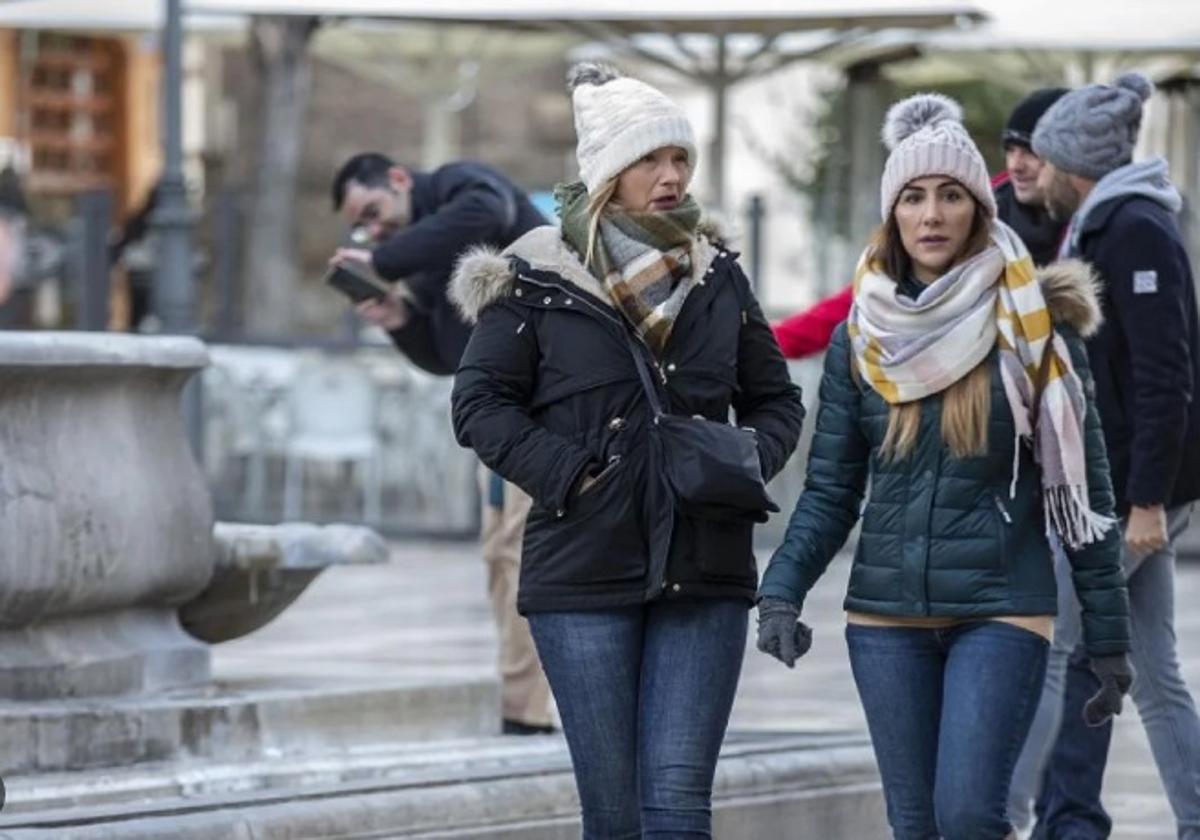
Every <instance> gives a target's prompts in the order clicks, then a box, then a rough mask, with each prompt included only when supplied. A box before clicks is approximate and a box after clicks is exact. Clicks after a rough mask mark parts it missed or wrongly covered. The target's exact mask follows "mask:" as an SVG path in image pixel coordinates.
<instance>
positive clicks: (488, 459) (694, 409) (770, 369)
mask: <svg viewBox="0 0 1200 840" xmlns="http://www.w3.org/2000/svg"><path fill="white" fill-rule="evenodd" d="M735 256H736V255H734V254H732V253H730V252H729V251H728V250H726V249H724V248H723V247H722V246H721V245H720V244H719V242H717V243H715V244H714V243H713V242H712V241H710V240H709V239H708V238H706V237H701V238H700V239H698V241H697V247H696V253H695V255H694V257H695V264H696V266H697V268H696V270H697V271H698V272H700V273H701V277H702V278H703V281H702V282H701V283H700V284H698V285H697V286H696V287H695V288H694V289H693V290H692V291H691V292H690V293H689V294H688V297H687V299H686V301H685V302H684V305H683V307H682V309H681V310H680V312H679V315H678V318H677V319H676V322H675V326H674V328H673V330H672V333H671V336H670V338H669V340H668V342H667V345H666V347H665V348H664V351H663V353H662V356H661V358H659V359H653V358H651V357H650V355H649V351H648V350H647V349H646V348H645V346H644V345H642V344H639V345H638V346H639V351H640V352H643V353H645V354H646V358H647V360H648V361H649V362H650V363H651V364H652V365H657V369H658V371H659V372H660V374H661V376H660V379H661V387H660V399H662V401H663V403H664V405H665V406H668V407H669V410H670V411H671V412H672V413H676V414H686V415H697V414H698V415H703V416H704V417H706V418H709V419H711V420H722V421H723V420H727V419H728V418H729V416H730V411H731V410H732V412H733V414H734V416H735V417H736V420H737V423H738V424H739V425H741V426H748V427H752V428H754V429H755V430H756V433H757V437H758V445H759V455H760V459H761V463H762V471H763V475H764V476H765V477H766V478H767V479H769V478H771V477H772V476H774V475H775V474H776V473H777V472H778V471H779V470H780V469H781V468H782V467H783V465H784V463H785V462H786V461H787V459H788V456H789V455H790V454H791V452H792V450H793V449H794V448H795V446H796V443H797V441H798V439H799V436H800V425H801V421H802V419H803V416H804V408H803V406H802V405H801V402H800V389H799V388H798V387H797V386H796V385H794V384H793V383H792V382H791V380H790V379H789V377H788V371H787V366H786V364H785V362H784V360H783V356H782V354H781V353H780V351H779V347H778V345H777V344H776V343H775V339H774V337H773V335H772V334H771V330H770V327H769V326H768V325H767V323H766V321H765V320H764V318H763V315H762V312H761V310H760V309H759V307H758V304H757V302H756V301H755V300H754V296H753V294H752V293H751V291H750V288H749V284H748V282H747V280H746V277H745V275H744V274H743V273H742V271H741V269H740V268H739V267H738V264H737V262H736V260H735ZM452 295H453V297H454V299H455V300H456V302H457V303H458V304H459V306H460V308H461V309H462V310H463V313H464V315H465V317H466V318H467V319H468V320H476V319H477V324H476V326H475V329H474V331H473V333H472V335H471V340H470V342H469V343H468V345H467V349H466V352H465V353H464V354H463V360H462V364H461V366H460V367H459V370H458V374H457V376H456V378H455V382H454V392H453V397H452V402H453V420H454V430H455V434H456V435H457V437H458V440H459V442H460V443H461V444H463V445H464V446H469V447H471V448H472V449H474V450H475V451H476V452H477V453H478V455H479V457H480V459H481V460H483V462H484V463H485V464H487V465H488V466H489V467H490V468H492V469H493V470H495V471H496V472H497V473H499V474H500V475H502V476H504V478H506V479H508V480H509V481H512V482H513V483H514V484H516V485H518V486H519V487H521V488H522V489H523V490H525V491H526V492H527V493H529V495H530V496H532V497H533V502H534V504H533V510H532V512H531V513H530V515H529V519H528V522H527V524H526V528H525V539H524V547H523V552H522V559H521V582H520V590H519V595H518V601H517V606H518V609H519V610H520V611H521V612H523V613H527V612H535V611H544V610H575V609H600V608H609V607H617V606H626V605H632V604H639V603H643V602H645V601H648V600H652V599H656V598H660V597H668V598H672V597H674V598H679V597H683V598H686V597H712V596H735V597H743V598H745V599H746V602H747V604H749V603H751V602H752V600H753V597H754V592H755V586H756V583H757V570H756V567H755V562H754V554H753V551H752V547H751V526H750V525H749V524H730V523H725V522H718V521H713V520H707V519H698V518H692V517H688V516H685V515H683V514H680V513H677V512H676V511H675V510H674V506H673V505H672V504H671V502H669V501H668V500H667V499H666V497H665V495H664V492H663V490H662V483H661V481H659V480H658V477H657V476H656V475H653V474H651V472H652V471H651V469H650V468H649V466H648V460H647V457H646V453H647V441H648V428H649V425H648V424H649V423H650V422H651V411H650V408H649V405H648V401H647V399H646V395H645V393H644V391H643V390H642V386H641V383H640V381H639V379H638V374H637V369H636V367H635V365H634V361H633V358H632V356H631V355H630V349H629V345H628V342H627V339H626V335H627V331H628V327H627V326H626V321H625V319H624V318H623V317H622V316H621V315H620V314H619V313H618V312H617V311H616V309H615V308H614V307H613V306H612V304H611V303H610V302H609V300H610V299H609V296H608V294H607V292H606V291H605V290H604V288H603V287H602V286H601V285H600V284H599V282H598V281H597V280H595V279H594V278H593V277H592V276H591V275H590V274H589V273H588V272H587V271H586V270H585V269H584V268H583V266H582V264H581V263H580V261H579V258H578V257H577V256H576V255H575V254H574V253H573V251H572V250H571V249H570V248H569V247H568V246H567V245H566V244H565V243H564V242H563V241H562V238H561V235H560V233H559V231H558V230H557V229H556V228H553V227H543V228H539V229H537V230H534V231H531V232H530V233H528V234H526V235H525V236H524V237H522V238H521V239H520V240H518V241H517V242H516V243H514V244H513V245H512V246H511V247H510V248H509V249H508V250H507V251H506V252H505V253H504V254H503V255H501V254H497V253H495V252H487V251H477V252H475V253H473V254H470V255H468V257H467V258H465V259H464V260H463V263H462V265H461V266H460V268H459V270H458V272H457V274H456V276H455V279H454V285H453V289H452ZM585 471H590V472H592V473H593V474H596V473H597V472H599V474H600V477H599V479H598V480H597V481H596V483H595V484H593V485H591V486H590V487H589V488H588V489H587V490H586V491H585V492H583V493H582V494H580V495H578V496H576V495H575V488H576V487H577V486H578V484H579V481H580V479H581V478H582V476H583V474H584V472H585ZM600 471H602V472H600ZM652 546H653V548H652Z"/></svg>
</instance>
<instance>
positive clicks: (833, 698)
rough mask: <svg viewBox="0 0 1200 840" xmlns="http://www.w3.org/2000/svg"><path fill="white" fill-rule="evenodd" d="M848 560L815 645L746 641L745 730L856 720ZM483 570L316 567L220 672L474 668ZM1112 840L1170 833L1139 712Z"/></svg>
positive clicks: (1117, 752)
mask: <svg viewBox="0 0 1200 840" xmlns="http://www.w3.org/2000/svg"><path fill="white" fill-rule="evenodd" d="M847 573H848V562H847V560H846V559H844V558H843V559H839V560H838V561H836V562H835V564H834V565H833V567H832V568H831V569H830V572H829V574H828V575H827V576H826V577H825V578H824V579H822V581H821V583H820V584H819V585H818V586H817V588H816V589H815V590H814V592H813V594H812V596H811V597H810V599H809V602H808V605H807V606H806V611H805V618H806V619H807V620H808V621H810V622H811V623H812V624H813V625H814V627H815V629H816V641H815V644H814V648H813V651H812V652H811V653H810V654H809V655H808V656H807V657H805V659H804V660H803V661H802V662H801V663H800V664H799V665H798V666H797V668H796V670H795V671H788V670H787V669H785V668H784V667H782V666H781V665H779V664H777V663H775V662H774V661H773V660H769V659H768V658H767V657H765V656H762V655H761V654H759V653H757V652H756V651H753V650H751V651H749V652H748V653H747V658H746V666H745V670H744V672H743V677H742V682H741V688H740V691H739V695H738V700H737V704H736V706H735V708H734V721H733V725H734V726H735V727H738V728H743V729H750V728H753V729H799V730H825V731H828V730H837V729H846V728H863V727H864V722H863V718H862V713H861V711H860V709H859V705H858V700H857V696H856V694H855V692H854V687H853V684H852V681H851V677H850V672H849V667H848V664H847V658H846V650H845V643H844V641H843V639H842V628H843V626H844V618H843V615H842V611H841V606H840V605H841V598H842V595H843V594H844V592H845V583H846V576H847ZM483 587H484V580H483V569H482V566H481V565H480V561H479V560H478V558H477V554H476V551H475V547H474V546H473V545H469V544H450V543H398V544H396V545H395V546H394V562H393V563H391V564H390V565H388V566H385V567H376V568H367V567H359V568H347V569H335V570H332V571H329V572H326V573H325V574H324V575H323V576H322V577H321V578H319V579H318V580H317V581H316V582H315V583H314V584H313V585H312V587H311V588H310V589H309V591H307V592H306V593H305V594H304V595H303V596H302V597H301V598H300V600H299V601H298V602H297V603H296V604H295V605H294V606H292V607H291V608H289V610H288V611H287V612H285V613H284V614H283V616H281V617H280V618H279V619H278V620H277V621H276V622H275V623H274V624H272V625H270V626H268V627H266V628H264V629H263V630H261V631H259V632H258V633H256V634H253V635H251V636H250V637H248V638H246V639H243V640H240V641H235V642H231V643H228V644H225V645H221V646H219V647H218V648H217V655H216V670H217V676H218V678H219V679H227V680H238V681H240V680H253V679H256V678H260V677H263V676H267V675H272V676H287V675H311V676H316V677H320V678H322V679H329V680H337V679H339V678H347V679H348V678H354V679H356V680H361V679H362V678H364V677H371V676H376V677H384V676H386V677H396V676H409V677H413V676H416V677H420V676H430V675H454V674H469V675H478V674H481V673H487V672H488V671H489V670H490V667H491V662H492V658H493V656H494V651H495V636H494V633H493V631H492V627H491V622H490V615H489V611H488V605H487V601H486V599H485V597H484V591H483ZM1198 596H1200V565H1185V566H1182V567H1181V568H1180V575H1179V587H1178V591H1177V600H1176V602H1177V604H1178V605H1179V610H1178V613H1179V626H1178V630H1179V637H1180V646H1181V650H1180V652H1181V657H1182V659H1183V661H1184V668H1185V670H1186V675H1187V678H1188V681H1189V684H1190V685H1192V686H1194V687H1196V686H1200V613H1196V612H1192V611H1191V610H1189V609H1187V605H1189V604H1194V603H1197V602H1198ZM1105 801H1106V805H1107V806H1108V808H1109V810H1110V811H1111V812H1112V813H1113V815H1114V818H1115V820H1116V825H1117V829H1116V831H1115V833H1114V835H1113V837H1114V838H1117V840H1144V838H1162V839H1163V840H1166V839H1167V838H1171V837H1173V836H1174V828H1173V825H1174V824H1173V821H1172V819H1171V814H1170V810H1169V808H1168V806H1167V802H1166V798H1165V796H1164V795H1163V792H1162V787H1161V785H1160V784H1159V782H1158V778H1157V775H1156V773H1155V769H1154V765H1153V762H1152V761H1151V758H1150V752H1149V748H1148V746H1147V743H1146V739H1145V736H1144V735H1143V733H1142V730H1141V726H1140V724H1139V722H1138V718H1137V715H1136V714H1135V713H1133V712H1132V711H1130V712H1127V713H1126V714H1125V715H1123V716H1122V718H1121V719H1119V721H1118V726H1117V731H1116V735H1115V737H1114V745H1113V753H1112V760H1111V761H1110V764H1109V778H1108V781H1107V788H1106V800H1105Z"/></svg>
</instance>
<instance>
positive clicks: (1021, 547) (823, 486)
mask: <svg viewBox="0 0 1200 840" xmlns="http://www.w3.org/2000/svg"><path fill="white" fill-rule="evenodd" d="M1038 279H1039V280H1040V281H1041V283H1042V289H1043V292H1044V294H1045V296H1046V301H1047V304H1048V306H1049V308H1050V311H1051V314H1052V316H1053V317H1054V320H1055V323H1056V328H1057V329H1058V330H1059V332H1060V334H1061V335H1062V336H1063V337H1064V338H1065V339H1066V341H1067V344H1068V345H1069V347H1070V350H1071V360H1072V363H1073V364H1074V366H1075V370H1076V372H1077V373H1078V374H1079V376H1080V378H1081V379H1082V380H1083V382H1084V386H1085V389H1086V391H1087V394H1088V396H1089V404H1088V412H1087V420H1086V423H1085V430H1084V434H1085V446H1086V448H1087V465H1088V491H1089V498H1090V502H1091V507H1092V510H1094V511H1096V512H1097V513H1101V514H1105V515H1112V512H1113V505H1114V502H1113V491H1112V482H1111V480H1110V478H1109V471H1108V459H1107V456H1106V455H1105V449H1104V437H1103V435H1102V433H1101V428H1100V419H1099V415H1098V414H1097V412H1096V408H1095V405H1094V400H1093V399H1092V397H1093V395H1094V392H1095V387H1094V385H1093V383H1092V377H1091V372H1090V370H1089V368H1088V361H1087V352H1086V350H1085V348H1084V346H1083V339H1082V338H1081V336H1086V335H1090V334H1092V333H1093V332H1094V331H1095V330H1096V328H1097V327H1098V326H1099V321H1100V314H1099V312H1100V310H1099V305H1098V303H1097V300H1096V293H1095V291H1094V288H1093V282H1092V279H1091V275H1090V272H1089V271H1088V270H1087V268H1086V267H1084V266H1083V265H1082V264H1081V263H1072V262H1067V263H1059V264H1056V265H1054V266H1051V267H1049V268H1045V269H1041V270H1040V271H1039V275H1038ZM986 364H988V365H989V366H990V367H991V371H992V388H991V405H992V412H991V417H990V420H989V423H988V453H987V454H986V455H983V456H979V457H972V458H955V457H954V456H953V455H951V454H950V452H949V450H948V449H947V448H946V447H945V445H944V444H943V443H942V439H941V411H942V398H941V395H940V394H939V395H936V396H934V397H930V398H928V399H926V400H925V401H924V402H923V404H922V407H921V425H920V430H919V432H918V438H917V443H916V445H915V446H914V448H913V452H912V453H911V454H910V455H909V457H907V458H905V459H904V460H903V461H899V462H894V463H888V462H883V461H881V459H880V457H879V448H880V445H881V444H882V442H883V437H884V432H885V431H886V429H887V421H888V405H887V403H886V402H884V400H883V399H882V398H881V397H880V396H879V395H878V394H877V393H875V391H873V390H872V389H871V388H870V387H869V386H868V385H866V384H864V383H862V382H861V381H860V380H859V379H858V378H856V377H853V376H852V374H851V357H850V340H849V337H848V335H847V332H846V325H845V324H843V325H841V326H840V327H838V329H837V332H836V333H835V334H834V338H833V343H832V344H831V345H830V348H829V352H828V353H827V355H826V357H825V372H824V376H823V377H822V379H821V390H820V400H821V402H820V410H819V412H818V414H817V425H816V431H815V437H814V439H813V443H812V450H811V452H810V454H809V462H808V475H807V479H806V482H805V488H804V493H803V494H802V495H801V497H800V501H799V502H798V503H797V505H796V509H795V511H794V512H793V514H792V518H791V521H790V522H789V524H788V529H787V534H786V535H785V537H784V540H783V544H782V545H781V546H780V547H779V549H778V550H777V551H776V552H775V555H774V557H772V558H771V564H770V566H769V567H768V569H767V571H766V574H765V575H764V576H763V581H762V585H761V587H760V589H759V595H760V597H774V598H783V599H785V600H788V601H791V602H793V603H796V604H801V605H802V604H803V602H804V597H805V595H806V594H807V593H808V590H809V589H810V588H811V587H812V586H813V584H814V583H816V581H817V578H819V577H820V576H821V574H822V573H823V572H824V571H825V569H826V567H827V566H828V565H829V562H830V560H832V559H833V556H834V555H835V554H836V553H837V551H838V550H839V549H840V548H841V547H842V545H843V544H844V543H845V541H846V538H847V536H848V535H849V533H850V530H851V528H852V527H853V526H854V524H855V522H856V520H857V519H858V517H859V511H860V508H861V506H862V500H863V490H864V486H865V484H866V482H867V478H868V476H869V477H870V479H871V494H870V498H869V500H868V501H867V504H866V507H865V509H864V510H863V511H862V519H863V523H862V535H861V537H860V539H859V543H858V550H857V552H856V554H855V557H854V565H853V568H852V570H851V573H850V588H849V592H848V593H847V596H846V602H845V606H846V609H847V610H851V611H855V612H862V613H868V614H873V615H881V616H902V617H910V616H911V617H917V616H921V617H923V616H939V617H943V616H944V617H960V618H987V617H992V616H1003V615H1053V614H1054V613H1055V612H1056V597H1055V595H1056V592H1055V583H1054V568H1053V560H1052V557H1051V552H1050V546H1049V543H1048V541H1047V538H1046V533H1045V530H1046V529H1045V525H1044V518H1043V512H1042V501H1041V498H1042V496H1041V480H1040V474H1039V470H1038V467H1037V465H1036V464H1035V463H1034V461H1033V457H1032V454H1031V452H1030V450H1029V448H1028V447H1026V446H1024V445H1022V447H1021V453H1020V470H1019V479H1018V482H1017V489H1016V494H1015V496H1012V497H1011V498H1010V494H1009V490H1010V484H1011V481H1012V468H1013V447H1014V445H1015V428H1014V424H1013V417H1012V412H1011V410H1010V409H1009V407H1008V401H1007V399H1006V397H1005V394H1004V386H1003V383H1002V382H1001V378H1000V368H999V363H998V360H997V354H996V351H994V350H993V352H992V355H991V356H990V357H989V359H988V360H987V362H986ZM1120 539H1121V536H1120V533H1119V529H1117V528H1113V529H1111V530H1109V532H1108V533H1107V534H1106V536H1105V538H1104V539H1103V540H1101V541H1099V542H1096V543H1093V544H1091V545H1089V546H1086V547H1084V548H1082V549H1080V550H1078V551H1073V552H1069V556H1070V560H1071V565H1072V571H1073V579H1074V583H1075V588H1076V590H1077V592H1078V595H1079V599H1080V602H1081V603H1082V605H1083V625H1084V639H1085V643H1086V646H1087V650H1088V653H1089V654H1091V655H1094V656H1104V655H1110V654H1118V653H1123V652H1125V651H1127V650H1128V649H1129V619H1128V614H1129V609H1128V600H1127V597H1126V592H1125V584H1124V578H1123V576H1122V572H1121V566H1120Z"/></svg>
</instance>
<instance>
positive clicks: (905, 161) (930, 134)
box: [879, 93, 996, 220]
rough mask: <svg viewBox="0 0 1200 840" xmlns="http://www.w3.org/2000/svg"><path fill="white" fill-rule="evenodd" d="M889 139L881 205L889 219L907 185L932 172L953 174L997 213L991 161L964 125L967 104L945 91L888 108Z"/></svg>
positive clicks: (885, 126)
mask: <svg viewBox="0 0 1200 840" xmlns="http://www.w3.org/2000/svg"><path fill="white" fill-rule="evenodd" d="M883 143H884V145H885V146H887V147H888V149H890V150H891V154H889V155H888V159H887V163H886V164H885V165H884V167H883V178H882V180H880V182H879V205H880V206H879V209H880V211H881V216H882V217H883V218H884V219H885V220H886V219H887V217H888V215H889V214H891V212H892V208H893V207H894V206H895V204H896V199H897V198H898V197H899V196H900V191H901V190H903V189H904V187H905V185H906V184H908V183H909V182H910V181H914V180H916V179H917V178H925V177H927V176H929V175H945V176H946V177H948V178H953V179H954V180H956V181H958V182H959V183H960V184H962V185H963V186H964V187H966V188H967V189H968V190H969V191H970V192H971V195H973V196H975V199H976V200H977V201H978V202H979V203H980V204H982V205H983V207H984V209H985V210H987V213H988V215H989V216H991V217H992V218H995V217H996V198H995V196H993V195H992V182H991V178H989V177H988V171H987V164H986V163H985V162H984V160H983V155H981V154H980V153H979V148H978V147H977V146H976V145H975V141H974V140H972V139H971V136H970V135H969V134H967V130H966V129H965V128H964V127H963V124H962V108H961V107H959V104H958V103H957V102H955V101H954V100H953V99H951V98H949V97H948V96H943V95H942V94H940V93H919V94H917V95H916V96H910V97H909V98H908V99H905V100H902V101H900V102H897V103H896V104H895V105H893V106H892V107H891V108H889V109H888V112H887V118H886V119H885V120H884V121H883Z"/></svg>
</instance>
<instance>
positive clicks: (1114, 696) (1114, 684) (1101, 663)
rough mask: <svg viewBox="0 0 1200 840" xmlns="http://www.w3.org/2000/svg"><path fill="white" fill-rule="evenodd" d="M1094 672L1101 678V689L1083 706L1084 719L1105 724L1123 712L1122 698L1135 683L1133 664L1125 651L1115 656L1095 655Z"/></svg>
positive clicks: (1097, 724)
mask: <svg viewBox="0 0 1200 840" xmlns="http://www.w3.org/2000/svg"><path fill="white" fill-rule="evenodd" d="M1091 668H1092V673H1093V674H1095V675H1096V677H1097V678H1099V680H1100V690H1099V691H1097V692H1096V694H1095V695H1094V696H1093V697H1092V699H1091V700H1088V701H1087V703H1086V704H1085V705H1084V707H1083V720H1084V723H1086V724H1087V725H1088V726H1103V725H1104V724H1106V723H1108V721H1109V720H1110V719H1111V718H1112V716H1113V715H1119V714H1121V698H1122V697H1124V696H1125V695H1126V694H1128V693H1129V687H1130V686H1131V685H1133V666H1132V665H1130V664H1129V657H1128V656H1126V655H1125V654H1123V653H1119V654H1116V655H1115V656H1093V657H1092V661H1091Z"/></svg>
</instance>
